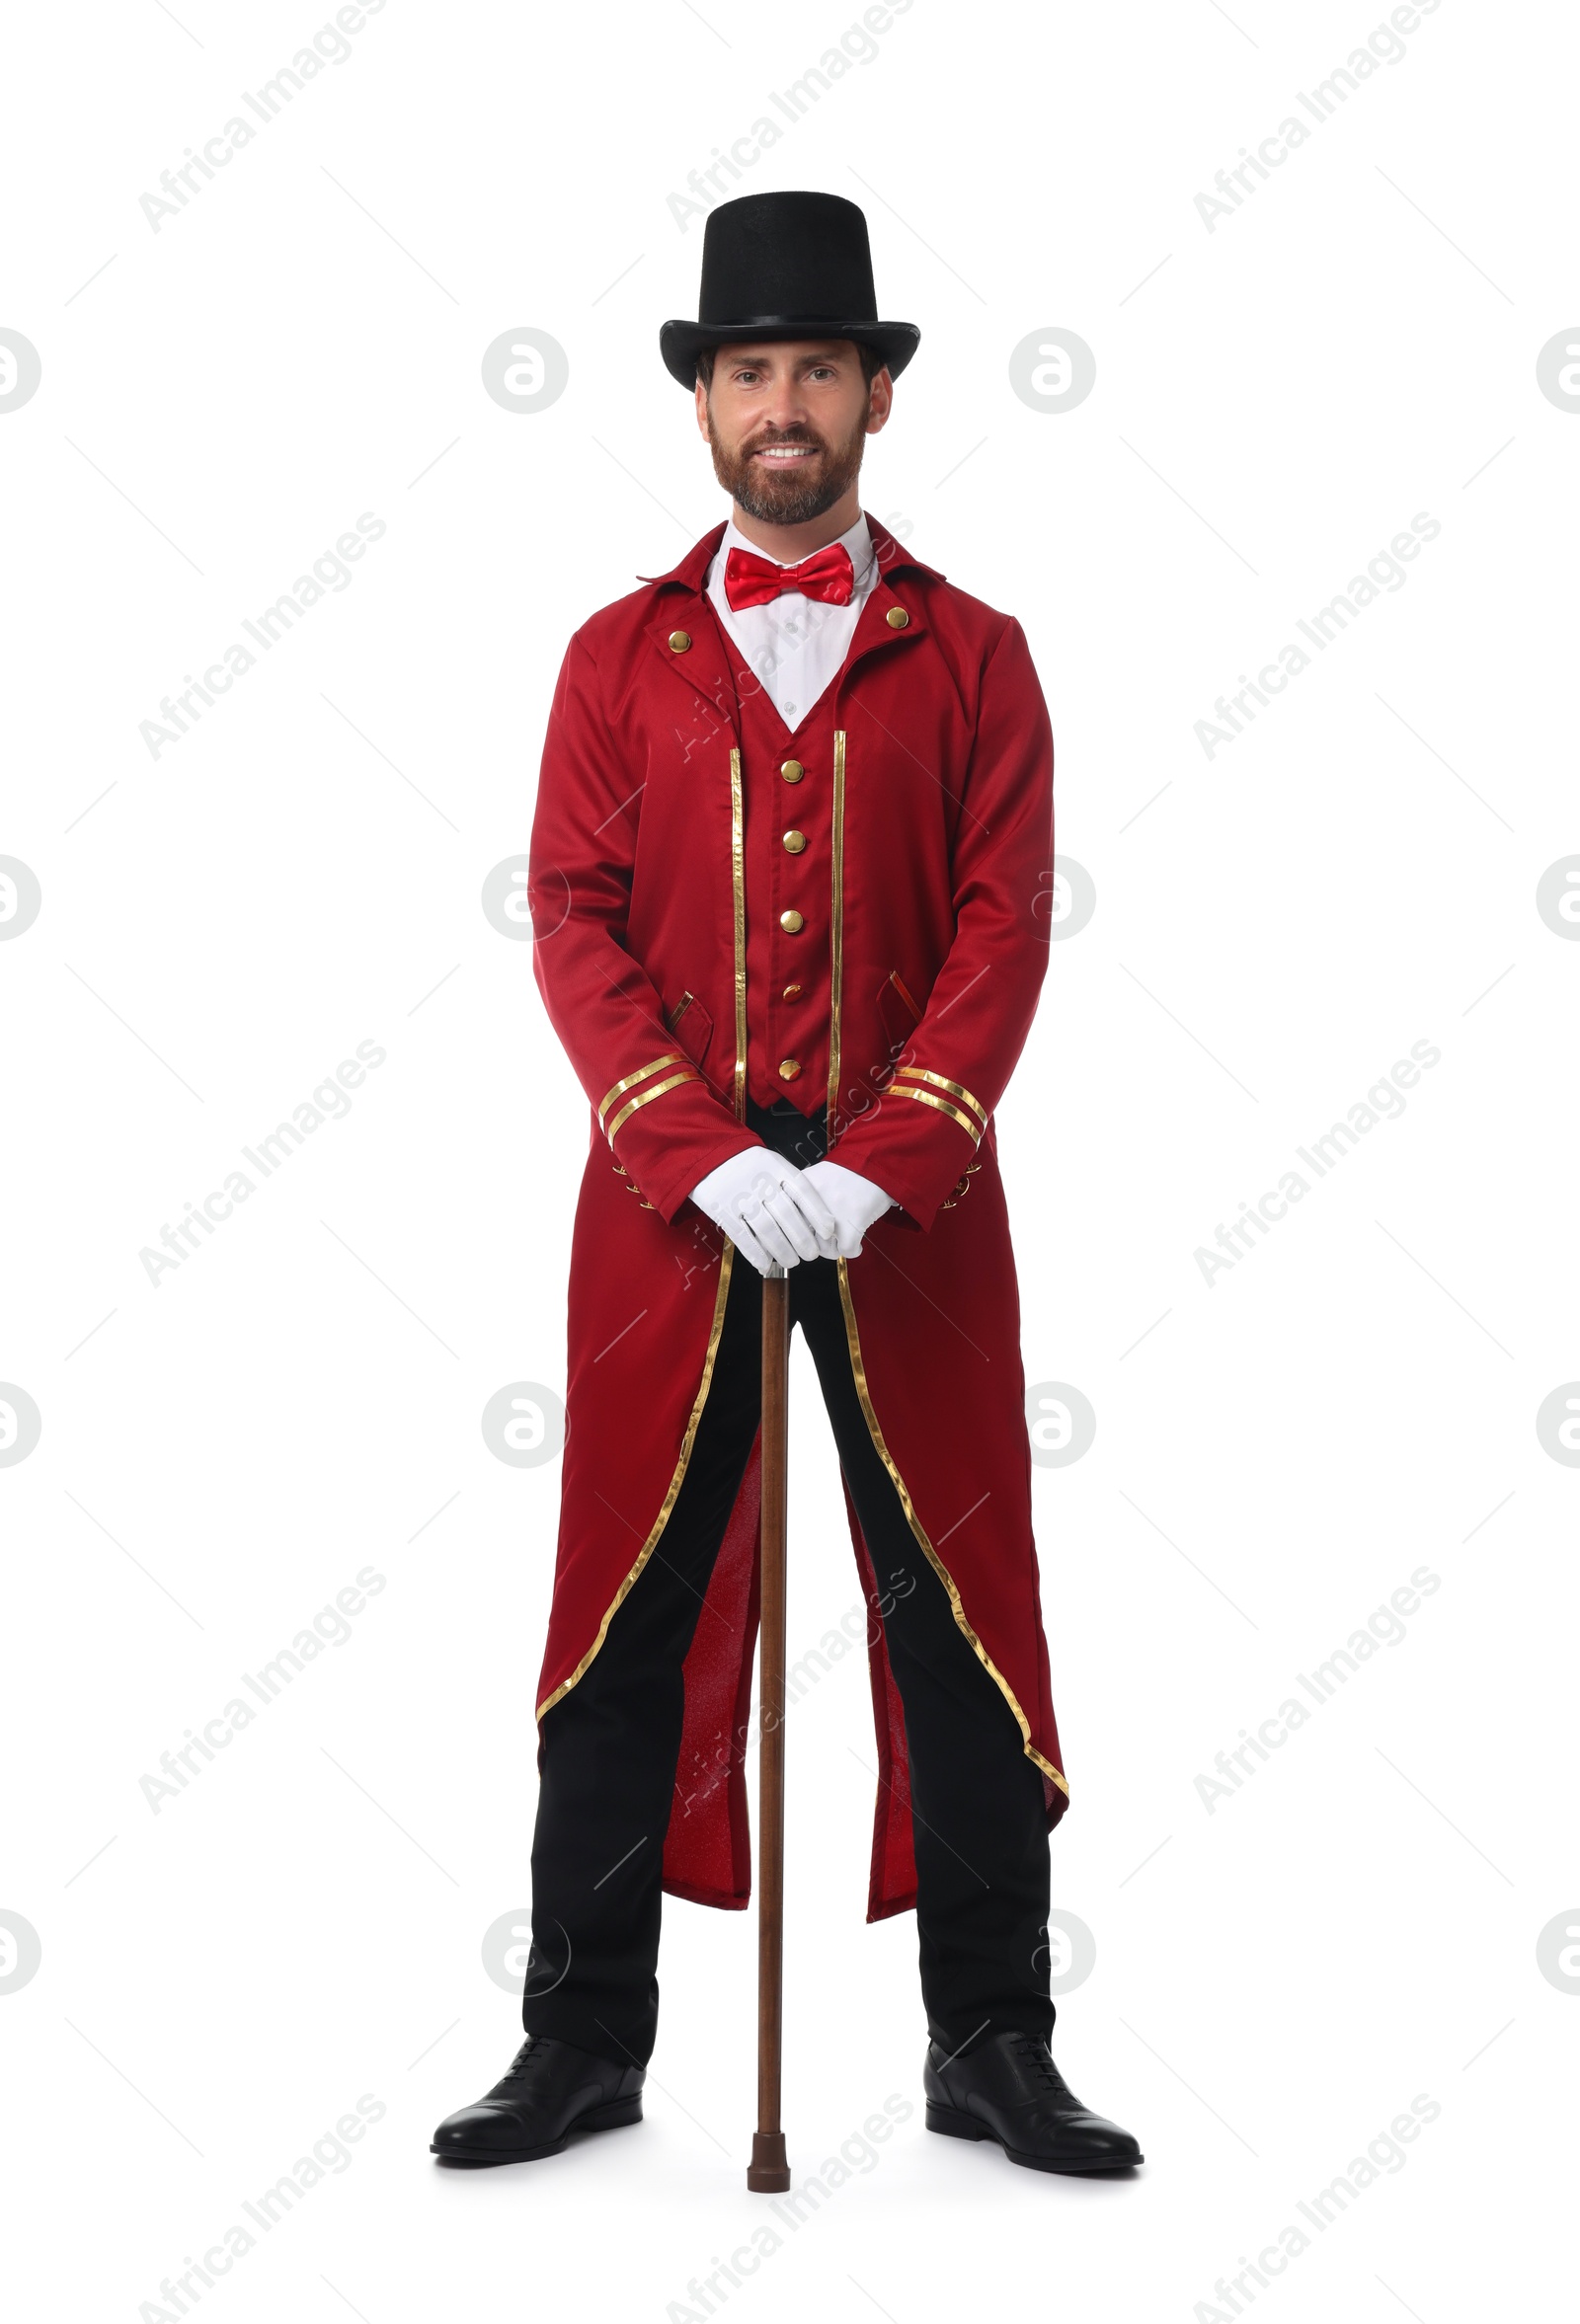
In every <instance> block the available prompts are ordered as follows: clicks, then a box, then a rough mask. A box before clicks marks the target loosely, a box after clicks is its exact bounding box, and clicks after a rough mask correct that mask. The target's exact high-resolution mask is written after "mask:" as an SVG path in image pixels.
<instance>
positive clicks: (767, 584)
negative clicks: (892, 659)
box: [724, 541, 855, 613]
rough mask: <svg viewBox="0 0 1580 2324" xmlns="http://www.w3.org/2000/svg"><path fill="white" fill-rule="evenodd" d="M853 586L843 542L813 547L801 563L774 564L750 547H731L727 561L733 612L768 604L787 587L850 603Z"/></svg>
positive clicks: (726, 582) (824, 600)
mask: <svg viewBox="0 0 1580 2324" xmlns="http://www.w3.org/2000/svg"><path fill="white" fill-rule="evenodd" d="M854 586H855V570H854V568H853V567H852V565H851V563H850V551H849V550H848V549H847V548H846V547H845V546H844V544H843V543H842V542H841V541H830V544H829V546H828V548H826V549H814V551H813V553H812V555H811V556H810V557H803V558H802V560H801V563H800V564H799V565H775V564H774V562H773V560H772V558H771V557H753V556H752V555H751V551H750V550H748V549H732V550H731V551H730V554H729V556H728V557H727V558H726V559H725V561H724V593H725V595H726V596H727V597H728V598H729V600H730V610H731V612H732V613H739V612H740V611H741V610H742V608H743V606H747V605H767V604H769V603H770V602H771V601H772V599H773V598H775V597H778V596H781V595H782V594H783V593H784V591H785V590H786V589H795V590H799V592H800V594H801V595H802V596H803V597H816V598H818V599H819V600H820V601H821V602H822V603H823V604H825V605H848V604H849V602H850V592H851V590H852V588H853V587H854Z"/></svg>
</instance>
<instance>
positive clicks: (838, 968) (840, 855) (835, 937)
mask: <svg viewBox="0 0 1580 2324" xmlns="http://www.w3.org/2000/svg"><path fill="white" fill-rule="evenodd" d="M831 852H832V855H833V892H832V897H831V899H830V911H829V1110H828V1114H827V1116H826V1117H825V1126H826V1128H827V1131H828V1134H829V1137H830V1138H832V1137H833V1136H834V1135H835V1134H836V1131H835V1124H836V1123H837V1121H838V1116H839V1004H840V1000H841V998H842V997H843V986H844V950H845V730H844V728H843V727H835V729H834V734H833V847H832V851H831ZM826 1142H827V1141H826Z"/></svg>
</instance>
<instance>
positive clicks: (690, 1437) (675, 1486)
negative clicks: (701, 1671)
mask: <svg viewBox="0 0 1580 2324" xmlns="http://www.w3.org/2000/svg"><path fill="white" fill-rule="evenodd" d="M734 1258H735V1245H734V1243H732V1242H731V1241H730V1240H729V1238H728V1236H727V1237H726V1238H725V1245H724V1257H723V1260H722V1261H721V1263H720V1267H719V1287H718V1290H717V1291H716V1292H715V1293H714V1298H713V1326H712V1329H711V1330H710V1331H709V1333H708V1353H707V1357H706V1360H705V1361H704V1363H703V1366H702V1384H701V1386H700V1387H699V1388H698V1390H697V1392H696V1396H695V1398H694V1399H693V1401H692V1405H691V1412H690V1416H689V1418H688V1419H687V1421H686V1424H685V1434H684V1435H683V1436H682V1437H681V1439H680V1457H679V1459H678V1460H677V1461H676V1462H675V1464H674V1474H673V1476H672V1478H671V1479H670V1490H669V1491H668V1493H666V1495H665V1496H664V1507H663V1508H662V1509H661V1510H660V1511H659V1513H658V1515H657V1517H656V1518H655V1519H654V1522H653V1530H652V1532H651V1533H650V1534H649V1535H648V1537H647V1539H646V1541H644V1542H643V1544H642V1547H641V1549H640V1550H639V1551H638V1553H637V1559H636V1563H635V1565H633V1566H632V1568H631V1571H630V1572H629V1573H628V1574H627V1575H626V1577H625V1580H624V1581H623V1582H622V1583H621V1584H620V1587H619V1588H618V1589H617V1590H616V1591H615V1593H614V1595H613V1597H612V1598H611V1599H610V1600H609V1605H608V1610H607V1612H606V1613H605V1614H604V1616H603V1619H602V1621H601V1622H600V1623H599V1624H598V1634H597V1636H596V1638H594V1639H593V1644H592V1645H591V1646H590V1647H589V1648H588V1650H587V1653H586V1654H585V1655H584V1656H583V1657H582V1660H581V1661H580V1662H579V1663H578V1664H577V1666H576V1668H575V1669H574V1670H573V1671H572V1672H571V1675H570V1677H569V1678H565V1679H562V1680H561V1681H560V1684H559V1685H558V1686H557V1687H556V1688H555V1689H554V1692H553V1693H552V1694H551V1695H548V1696H546V1697H545V1698H544V1700H543V1701H542V1702H541V1703H539V1704H538V1707H537V1715H538V1717H539V1718H540V1719H541V1718H542V1716H543V1714H544V1712H545V1711H552V1710H553V1708H554V1706H555V1704H556V1703H557V1702H558V1701H559V1700H560V1698H561V1696H562V1695H568V1694H569V1693H570V1691H571V1689H572V1687H573V1686H575V1684H576V1682H577V1680H578V1679H579V1678H582V1677H585V1676H586V1674H587V1671H588V1670H589V1668H590V1667H591V1666H592V1664H593V1658H594V1656H595V1655H596V1654H597V1651H598V1649H599V1647H600V1646H601V1645H602V1644H603V1641H604V1639H605V1638H606V1637H607V1636H608V1630H609V1624H610V1623H611V1622H612V1621H613V1619H614V1617H615V1615H616V1614H617V1613H618V1612H619V1610H620V1608H621V1606H622V1605H624V1603H625V1600H626V1597H627V1596H628V1594H629V1592H630V1590H631V1587H632V1585H633V1584H634V1582H635V1581H636V1578H637V1576H638V1575H639V1574H640V1573H641V1571H642V1569H643V1567H644V1566H645V1565H646V1564H647V1562H648V1559H649V1558H650V1557H651V1556H652V1555H653V1552H654V1550H655V1548H656V1547H657V1546H658V1539H659V1535H660V1534H661V1533H662V1532H663V1531H664V1528H665V1526H666V1525H667V1524H668V1523H669V1521H670V1516H671V1512H672V1510H673V1508H674V1504H675V1500H676V1498H677V1496H678V1494H679V1491H680V1487H681V1485H682V1483H683V1482H684V1479H685V1472H686V1467H687V1464H688V1463H689V1461H690V1458H691V1447H692V1445H693V1444H694V1443H695V1442H696V1433H697V1423H698V1422H699V1421H700V1420H701V1418H702V1407H703V1406H704V1404H706V1402H707V1400H708V1389H709V1387H710V1385H711V1384H712V1380H713V1361H714V1357H715V1356H717V1355H718V1353H719V1340H720V1337H721V1335H722V1333H723V1331H724V1309H725V1302H726V1300H727V1299H728V1298H729V1295H730V1268H731V1263H732V1262H733V1260H734Z"/></svg>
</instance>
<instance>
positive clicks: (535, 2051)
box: [505, 2034, 547, 2082]
mask: <svg viewBox="0 0 1580 2324" xmlns="http://www.w3.org/2000/svg"><path fill="white" fill-rule="evenodd" d="M546 2055H547V2053H546V2052H545V2050H544V2049H543V2046H542V2041H541V2037H540V2036H538V2035H537V2034H528V2035H527V2037H526V2040H525V2041H524V2042H523V2043H522V2044H521V2047H520V2049H519V2050H518V2051H517V2052H516V2053H515V2055H514V2057H513V2058H512V2059H511V2062H510V2064H509V2066H508V2067H507V2068H506V2071H505V2079H506V2081H508V2082H514V2081H515V2080H516V2079H517V2078H518V2076H520V2075H521V2074H526V2073H530V2072H531V2070H532V2068H533V2067H534V2066H536V2065H541V2064H542V2062H543V2059H544V2057H545V2056H546Z"/></svg>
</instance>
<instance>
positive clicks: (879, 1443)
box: [837, 1259, 1069, 1799]
mask: <svg viewBox="0 0 1580 2324" xmlns="http://www.w3.org/2000/svg"><path fill="white" fill-rule="evenodd" d="M837 1264H838V1269H839V1304H840V1306H841V1307H842V1308H843V1309H844V1317H845V1340H846V1342H847V1344H848V1346H849V1350H850V1369H851V1371H852V1372H853V1374H854V1375H855V1382H856V1394H857V1396H858V1397H859V1398H860V1400H861V1410H862V1414H863V1416H864V1418H865V1420H866V1423H867V1431H868V1433H869V1434H870V1436H871V1437H872V1442H873V1449H874V1450H875V1451H876V1453H877V1455H878V1457H879V1459H880V1460H881V1461H882V1462H883V1465H884V1467H885V1468H886V1469H887V1470H888V1471H889V1474H890V1476H891V1477H892V1478H893V1480H894V1486H895V1491H896V1492H897V1493H898V1494H899V1496H900V1503H901V1507H902V1508H903V1509H904V1511H905V1512H906V1518H907V1521H908V1522H909V1526H910V1530H911V1532H912V1533H914V1535H915V1536H916V1539H917V1540H918V1541H919V1542H920V1544H921V1547H922V1550H923V1552H924V1554H925V1556H926V1559H927V1563H928V1564H929V1565H930V1566H931V1568H932V1570H933V1572H934V1573H935V1574H936V1575H937V1577H938V1579H939V1581H940V1582H941V1583H942V1584H943V1586H944V1588H945V1589H947V1590H948V1592H949V1603H950V1607H951V1609H952V1610H953V1613H954V1617H955V1621H956V1623H957V1624H958V1626H959V1628H960V1630H961V1631H962V1633H963V1634H964V1636H965V1638H966V1639H967V1641H968V1642H969V1644H970V1646H971V1648H972V1651H973V1653H974V1654H975V1655H976V1657H977V1659H978V1661H979V1662H980V1663H981V1664H982V1666H983V1668H984V1669H985V1670H986V1671H987V1672H988V1677H989V1678H991V1680H992V1681H993V1684H994V1685H995V1686H996V1687H997V1688H998V1691H999V1693H1000V1694H1001V1695H1002V1696H1003V1698H1004V1700H1005V1702H1006V1703H1007V1704H1008V1705H1009V1707H1010V1709H1011V1710H1012V1711H1013V1712H1014V1714H1015V1721H1016V1724H1017V1726H1018V1727H1019V1729H1020V1737H1021V1747H1022V1749H1023V1750H1024V1751H1025V1754H1026V1756H1027V1758H1028V1759H1030V1760H1032V1761H1033V1762H1034V1764H1035V1765H1037V1766H1038V1767H1040V1768H1041V1769H1042V1772H1043V1773H1044V1775H1046V1776H1047V1778H1048V1780H1049V1782H1050V1783H1055V1784H1057V1785H1058V1786H1059V1789H1060V1790H1061V1791H1062V1792H1063V1793H1064V1795H1065V1797H1066V1799H1068V1797H1069V1786H1068V1784H1067V1782H1066V1781H1065V1778H1064V1776H1063V1775H1062V1774H1061V1773H1060V1771H1059V1769H1058V1768H1057V1767H1056V1766H1055V1765H1054V1763H1053V1761H1052V1760H1051V1759H1045V1758H1044V1757H1043V1755H1042V1753H1041V1751H1039V1750H1038V1749H1037V1748H1036V1746H1035V1745H1034V1744H1033V1743H1032V1740H1031V1726H1030V1723H1029V1721H1028V1720H1027V1717H1026V1714H1025V1712H1024V1711H1023V1710H1022V1709H1021V1707H1020V1705H1019V1703H1018V1702H1017V1701H1016V1700H1015V1693H1014V1689H1013V1688H1012V1687H1011V1685H1010V1684H1009V1681H1008V1679H1007V1678H1005V1676H1004V1674H1003V1672H1002V1671H1001V1670H1000V1669H999V1668H998V1666H997V1665H996V1664H995V1663H994V1662H993V1659H992V1657H991V1656H990V1655H989V1654H988V1649H987V1648H986V1647H985V1646H984V1645H983V1642H982V1640H981V1639H980V1638H979V1637H978V1636H977V1633H976V1631H975V1630H973V1628H972V1626H971V1624H970V1622H969V1621H968V1620H967V1619H966V1609H965V1607H964V1606H963V1605H962V1604H961V1602H960V1591H959V1590H958V1589H957V1588H956V1587H955V1581H954V1576H953V1575H952V1574H951V1573H950V1571H949V1569H948V1567H947V1566H946V1565H945V1564H944V1562H943V1559H942V1558H941V1557H940V1556H939V1555H938V1552H937V1551H936V1550H935V1549H934V1548H933V1545H932V1543H931V1542H930V1541H929V1540H928V1539H927V1536H926V1534H925V1533H924V1532H923V1530H922V1525H921V1520H920V1518H919V1517H918V1516H917V1514H916V1511H915V1509H914V1507H913V1505H912V1503H911V1499H910V1495H909V1493H908V1492H907V1490H906V1481H905V1479H904V1477H902V1476H901V1474H900V1471H899V1470H898V1469H897V1468H896V1466H895V1464H894V1459H893V1456H892V1455H891V1453H890V1450H889V1447H888V1445H887V1444H886V1443H885V1442H884V1439H883V1431H882V1429H880V1428H879V1426H878V1415H877V1414H876V1412H874V1410H873V1406H872V1395H871V1391H870V1390H869V1388H868V1386H867V1369H866V1365H865V1364H864V1363H863V1361H862V1358H861V1335H860V1333H859V1332H858V1331H857V1330H856V1310H855V1307H854V1304H853V1303H852V1300H851V1297H850V1262H849V1260H848V1259H841V1260H839V1261H838V1263H837Z"/></svg>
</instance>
